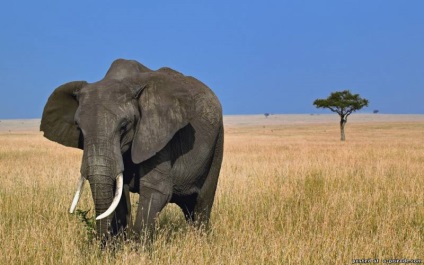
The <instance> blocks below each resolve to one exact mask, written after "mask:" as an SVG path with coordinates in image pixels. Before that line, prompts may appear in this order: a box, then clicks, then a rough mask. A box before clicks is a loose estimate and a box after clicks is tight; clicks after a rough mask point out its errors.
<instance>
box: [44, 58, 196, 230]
mask: <svg viewBox="0 0 424 265" xmlns="http://www.w3.org/2000/svg"><path fill="white" fill-rule="evenodd" d="M164 82H165V83H166V80H163V79H162V75H161V74H160V71H158V72H153V71H151V70H149V69H148V68H146V67H144V66H143V65H141V64H139V63H138V62H136V61H127V60H117V61H115V62H114V63H113V64H112V66H111V67H110V69H109V71H108V72H107V74H106V76H105V77H104V78H103V79H102V80H100V81H99V82H95V83H87V82H85V81H76V82H70V83H67V84H64V85H62V86H60V87H58V88H57V89H56V90H55V91H54V92H53V94H52V95H51V96H50V98H49V100H48V102H47V104H46V106H45V108H44V112H43V117H42V120H41V127H40V129H41V131H44V136H45V137H46V138H48V139H50V140H52V141H56V142H58V143H60V144H63V145H65V146H69V147H75V148H80V149H83V150H84V154H83V158H82V165H81V176H82V177H81V182H80V183H81V185H80V187H79V191H77V195H76V197H78V196H79V193H80V190H81V189H82V183H84V182H83V180H84V179H87V180H88V181H89V183H90V187H91V191H92V195H93V199H94V203H95V209H96V216H97V220H98V222H97V230H98V233H99V234H100V235H105V234H106V233H107V232H108V227H109V225H108V222H110V220H111V214H112V213H113V212H114V210H115V208H116V206H117V205H118V202H119V200H120V197H121V195H122V185H123V174H122V173H123V172H124V163H123V156H122V155H123V153H125V152H127V151H130V149H131V157H132V161H133V163H135V164H138V163H141V162H142V161H145V160H146V159H148V158H150V157H151V156H153V155H154V154H155V153H156V152H158V151H159V150H161V149H162V148H163V147H164V146H165V145H166V144H167V142H168V141H169V140H170V139H171V138H172V137H173V135H174V134H175V132H177V131H178V130H179V129H181V128H182V127H184V126H185V125H187V124H188V120H189V117H188V114H187V113H188V112H187V111H186V110H187V106H185V105H184V102H183V101H181V100H180V99H178V98H177V97H174V96H172V94H171V93H169V91H167V86H163V85H161V86H160V87H161V89H159V88H158V87H159V86H158V85H157V84H158V83H164ZM115 189H116V191H115ZM77 200H78V199H76V200H75V199H74V203H73V204H72V206H71V212H72V211H73V210H74V209H75V205H76V201H77Z"/></svg>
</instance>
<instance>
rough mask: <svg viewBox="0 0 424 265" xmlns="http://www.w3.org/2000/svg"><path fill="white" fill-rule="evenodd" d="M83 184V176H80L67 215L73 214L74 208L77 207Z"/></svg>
mask: <svg viewBox="0 0 424 265" xmlns="http://www.w3.org/2000/svg"><path fill="white" fill-rule="evenodd" d="M84 183H85V178H84V177H83V176H81V177H80V179H79V182H78V186H77V191H76V192H75V196H74V199H73V200H72V204H71V208H70V209H69V213H74V211H75V208H76V207H77V203H78V201H79V199H80V197H81V193H82V188H83V187H84Z"/></svg>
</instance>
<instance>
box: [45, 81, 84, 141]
mask: <svg viewBox="0 0 424 265" xmlns="http://www.w3.org/2000/svg"><path fill="white" fill-rule="evenodd" d="M86 84H87V82H85V81H74V82H69V83H66V84H64V85H61V86H60V87H58V88H56V89H55V91H54V92H53V93H52V94H51V95H50V97H49V99H48V101H47V103H46V106H45V107H44V111H43V117H42V118H41V125H40V131H43V132H44V137H46V138H47V139H49V140H52V141H55V142H58V143H60V144H63V145H65V146H69V147H75V148H80V149H83V137H82V135H81V132H80V130H79V129H78V127H77V125H76V124H75V121H74V116H75V112H76V110H77V108H78V101H77V98H76V95H75V93H76V92H78V91H79V90H80V89H81V88H82V87H83V86H85V85H86Z"/></svg>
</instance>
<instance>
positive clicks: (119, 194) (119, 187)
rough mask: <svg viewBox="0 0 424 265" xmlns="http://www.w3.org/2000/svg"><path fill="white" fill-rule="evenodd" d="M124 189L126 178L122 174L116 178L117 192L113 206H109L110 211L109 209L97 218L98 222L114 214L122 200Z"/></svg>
mask: <svg viewBox="0 0 424 265" xmlns="http://www.w3.org/2000/svg"><path fill="white" fill-rule="evenodd" d="M123 187H124V177H123V175H122V173H120V174H119V175H118V176H117V177H116V192H115V197H114V198H113V201H112V204H111V205H110V206H109V209H107V210H106V212H104V213H102V214H101V215H99V216H97V218H96V220H101V219H103V218H105V217H108V216H109V215H111V214H112V213H113V211H115V209H116V207H117V206H118V203H119V201H120V200H121V197H122V190H123Z"/></svg>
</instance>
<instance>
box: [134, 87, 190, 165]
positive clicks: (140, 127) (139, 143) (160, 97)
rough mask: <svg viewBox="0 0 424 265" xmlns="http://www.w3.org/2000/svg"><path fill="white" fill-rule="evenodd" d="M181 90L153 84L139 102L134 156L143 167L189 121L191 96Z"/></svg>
mask: <svg viewBox="0 0 424 265" xmlns="http://www.w3.org/2000/svg"><path fill="white" fill-rule="evenodd" d="M187 92H188V91H186V90H184V89H183V88H179V87H172V86H169V85H166V84H164V83H161V82H158V83H150V84H148V85H146V87H145V88H144V89H143V91H142V92H141V95H140V97H139V99H138V102H139V108H140V113H141V117H140V121H139V122H138V124H137V129H136V134H135V136H134V140H133V144H132V150H131V156H132V160H133V162H134V163H136V164H138V163H141V162H143V161H145V160H147V159H149V158H150V157H152V156H154V155H155V154H156V153H157V152H159V151H160V150H161V149H162V148H164V147H165V146H166V144H167V143H168V142H169V141H170V140H171V139H172V137H173V136H174V134H175V133H176V132H177V131H179V130H180V129H181V128H183V127H185V126H186V125H187V124H188V123H189V121H190V112H191V111H190V107H189V105H190V103H191V100H190V98H191V97H190V95H189V93H187Z"/></svg>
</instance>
